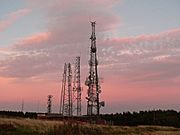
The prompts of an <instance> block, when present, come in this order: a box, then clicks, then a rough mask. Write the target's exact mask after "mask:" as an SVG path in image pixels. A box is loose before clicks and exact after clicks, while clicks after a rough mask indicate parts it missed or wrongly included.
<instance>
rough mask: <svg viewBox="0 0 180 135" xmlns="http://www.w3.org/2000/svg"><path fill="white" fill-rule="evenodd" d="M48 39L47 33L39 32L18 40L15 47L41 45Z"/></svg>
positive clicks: (48, 34)
mask: <svg viewBox="0 0 180 135" xmlns="http://www.w3.org/2000/svg"><path fill="white" fill-rule="evenodd" d="M50 37H51V34H50V33H49V32H40V33H36V34H34V35H31V36H29V37H25V38H22V39H19V40H18V41H17V43H16V45H17V46H19V47H22V48H23V47H26V46H29V45H38V44H43V43H44V42H47V41H48V40H49V39H50Z"/></svg>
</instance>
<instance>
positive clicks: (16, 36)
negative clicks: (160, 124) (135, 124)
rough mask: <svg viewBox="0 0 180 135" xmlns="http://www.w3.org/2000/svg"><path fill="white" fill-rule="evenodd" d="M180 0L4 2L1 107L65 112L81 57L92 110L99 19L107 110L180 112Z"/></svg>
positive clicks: (0, 13)
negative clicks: (93, 40) (70, 76)
mask: <svg viewBox="0 0 180 135" xmlns="http://www.w3.org/2000/svg"><path fill="white" fill-rule="evenodd" d="M179 13H180V0H166V1H165V0H71V1H70V0H69V1H68V0H46V1H44V0H8V1H7V0H0V97H1V98H0V110H20V109H21V102H22V100H24V105H25V107H24V109H25V111H46V100H47V95H48V94H52V95H53V112H58V110H59V100H60V99H59V97H60V90H61V80H62V72H63V64H64V62H72V63H73V61H74V58H75V56H78V55H80V56H81V70H82V74H81V76H82V77H81V79H82V80H81V81H82V86H83V112H84V113H85V110H86V101H85V96H86V93H87V88H86V86H84V81H85V78H86V76H87V75H88V59H89V46H90V39H89V37H90V35H91V25H90V21H91V20H96V22H97V25H96V36H97V47H98V59H99V76H100V77H101V88H102V94H101V100H105V102H106V107H105V108H103V109H102V112H103V113H111V112H113V113H116V112H123V111H139V110H147V109H148V110H149V109H175V110H180V98H179V97H180V61H179V59H180V15H179Z"/></svg>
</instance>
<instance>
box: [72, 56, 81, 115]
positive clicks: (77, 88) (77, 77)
mask: <svg viewBox="0 0 180 135" xmlns="http://www.w3.org/2000/svg"><path fill="white" fill-rule="evenodd" d="M73 91H74V99H75V100H74V103H76V106H75V109H76V111H77V114H76V115H77V116H81V92H82V88H81V74H80V56H77V57H76V60H75V69H74V87H73Z"/></svg>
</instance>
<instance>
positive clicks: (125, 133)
mask: <svg viewBox="0 0 180 135" xmlns="http://www.w3.org/2000/svg"><path fill="white" fill-rule="evenodd" d="M0 135H180V128H173V127H162V126H134V127H128V126H104V125H90V124H83V125H80V124H77V123H69V122H61V121H46V120H33V119H23V118H18V119H12V118H0Z"/></svg>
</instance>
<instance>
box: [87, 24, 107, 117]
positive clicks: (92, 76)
mask: <svg viewBox="0 0 180 135" xmlns="http://www.w3.org/2000/svg"><path fill="white" fill-rule="evenodd" d="M95 24H96V22H91V26H92V35H91V37H90V39H91V47H90V60H89V76H88V77H87V79H86V82H85V84H86V85H87V86H88V91H87V94H88V96H87V97H86V99H87V115H99V114H100V106H104V102H101V103H100V101H99V94H100V93H101V90H100V85H99V78H98V71H97V70H98V60H97V49H96V35H95Z"/></svg>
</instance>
